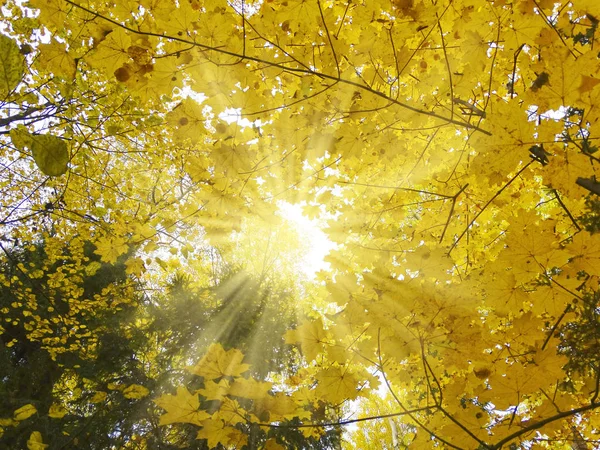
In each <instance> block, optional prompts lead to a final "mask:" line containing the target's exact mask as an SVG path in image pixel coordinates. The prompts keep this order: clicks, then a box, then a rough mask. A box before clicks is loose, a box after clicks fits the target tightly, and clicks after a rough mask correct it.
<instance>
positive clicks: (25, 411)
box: [13, 404, 37, 421]
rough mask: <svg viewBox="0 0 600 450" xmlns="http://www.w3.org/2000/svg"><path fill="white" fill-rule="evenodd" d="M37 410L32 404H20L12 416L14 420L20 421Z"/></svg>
mask: <svg viewBox="0 0 600 450" xmlns="http://www.w3.org/2000/svg"><path fill="white" fill-rule="evenodd" d="M36 412H37V409H36V408H35V406H33V405H32V404H28V405H25V406H21V407H20V408H19V409H17V410H15V412H14V413H13V418H14V419H15V420H18V421H21V420H25V419H28V418H29V417H31V416H33V415H34V414H35V413H36Z"/></svg>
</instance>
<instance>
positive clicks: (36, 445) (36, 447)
mask: <svg viewBox="0 0 600 450" xmlns="http://www.w3.org/2000/svg"><path fill="white" fill-rule="evenodd" d="M27 448H28V449H29V450H44V449H45V448H48V444H44V441H43V439H42V433H40V432H39V431H34V432H33V433H31V435H30V436H29V440H28V441H27Z"/></svg>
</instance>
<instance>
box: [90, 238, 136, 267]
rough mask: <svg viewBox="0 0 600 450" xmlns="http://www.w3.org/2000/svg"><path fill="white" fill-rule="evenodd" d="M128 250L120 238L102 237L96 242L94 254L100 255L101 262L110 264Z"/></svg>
mask: <svg viewBox="0 0 600 450" xmlns="http://www.w3.org/2000/svg"><path fill="white" fill-rule="evenodd" d="M128 249H129V247H128V246H127V243H126V242H125V240H124V239H122V238H119V237H115V238H113V237H102V238H100V239H99V240H98V241H97V242H96V250H95V251H94V253H96V254H97V255H100V257H101V259H102V261H104V262H107V263H111V264H112V263H115V262H116V261H117V258H118V257H119V256H121V255H122V254H123V253H125V252H126V251H127V250H128Z"/></svg>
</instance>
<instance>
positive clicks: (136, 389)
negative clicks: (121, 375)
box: [123, 384, 150, 399]
mask: <svg viewBox="0 0 600 450" xmlns="http://www.w3.org/2000/svg"><path fill="white" fill-rule="evenodd" d="M149 393H150V391H149V390H148V389H147V388H145V387H144V386H140V385H139V384H131V385H129V386H127V387H126V388H125V389H123V396H124V397H125V398H131V399H140V398H144V397H146V396H147V395H148V394H149Z"/></svg>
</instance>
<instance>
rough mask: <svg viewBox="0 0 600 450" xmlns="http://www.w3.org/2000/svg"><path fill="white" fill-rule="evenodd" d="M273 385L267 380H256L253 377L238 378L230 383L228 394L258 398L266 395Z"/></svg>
mask: <svg viewBox="0 0 600 450" xmlns="http://www.w3.org/2000/svg"><path fill="white" fill-rule="evenodd" d="M271 387H273V383H269V382H268V381H256V380H255V379H254V378H248V379H246V378H238V379H236V380H235V381H234V382H233V384H232V385H231V389H230V391H229V394H230V395H234V396H236V397H242V398H249V399H259V398H263V397H265V396H266V395H267V393H268V392H269V390H270V389H271Z"/></svg>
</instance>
